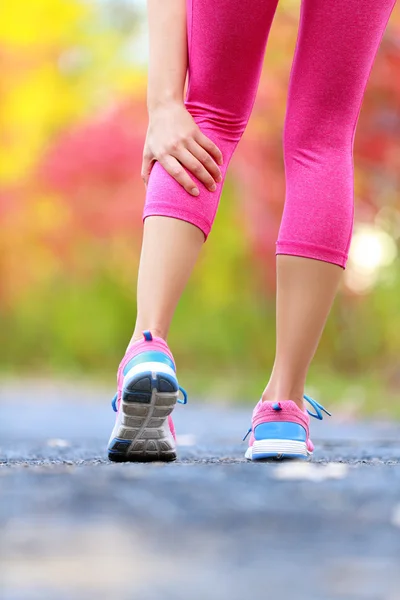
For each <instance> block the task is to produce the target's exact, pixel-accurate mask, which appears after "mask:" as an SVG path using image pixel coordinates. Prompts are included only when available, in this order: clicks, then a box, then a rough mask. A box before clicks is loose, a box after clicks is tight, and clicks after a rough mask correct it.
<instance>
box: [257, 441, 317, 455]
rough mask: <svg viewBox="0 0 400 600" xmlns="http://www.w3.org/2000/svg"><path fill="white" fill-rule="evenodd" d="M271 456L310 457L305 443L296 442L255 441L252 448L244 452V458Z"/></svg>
mask: <svg viewBox="0 0 400 600" xmlns="http://www.w3.org/2000/svg"><path fill="white" fill-rule="evenodd" d="M262 454H272V455H277V456H279V455H280V454H283V455H284V454H295V455H299V456H310V455H311V454H312V453H311V452H310V451H309V450H308V448H307V444H306V442H299V441H296V440H255V441H254V443H253V445H252V446H249V448H248V449H247V450H246V454H245V457H246V458H248V459H250V460H251V459H253V458H256V457H257V455H262Z"/></svg>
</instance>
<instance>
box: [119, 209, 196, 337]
mask: <svg viewBox="0 0 400 600" xmlns="http://www.w3.org/2000/svg"><path fill="white" fill-rule="evenodd" d="M203 244H204V234H203V232H202V231H201V230H200V229H199V228H198V227H196V226H195V225H192V224H191V223H187V222H186V221H181V220H179V219H173V218H171V217H159V216H154V217H147V218H146V219H145V222H144V232H143V243H142V252H141V256H140V265H139V275H138V285H137V319H136V325H135V331H134V333H133V336H132V339H131V341H130V344H132V343H133V342H135V341H136V340H139V339H141V338H142V332H143V330H146V329H149V330H150V331H151V332H152V334H153V335H155V336H159V337H161V338H163V339H164V340H166V339H167V335H168V331H169V327H170V325H171V320H172V317H173V315H174V312H175V308H176V306H177V304H178V301H179V298H180V297H181V295H182V292H183V290H184V288H185V286H186V284H187V281H188V279H189V277H190V274H191V272H192V270H193V267H194V265H195V263H196V261H197V258H198V256H199V253H200V250H201V248H202V246H203Z"/></svg>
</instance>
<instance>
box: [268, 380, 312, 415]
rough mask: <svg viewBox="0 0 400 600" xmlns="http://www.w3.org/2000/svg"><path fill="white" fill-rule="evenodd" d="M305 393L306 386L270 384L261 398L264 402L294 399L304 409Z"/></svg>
mask: <svg viewBox="0 0 400 600" xmlns="http://www.w3.org/2000/svg"><path fill="white" fill-rule="evenodd" d="M303 395H304V388H302V387H299V386H297V387H295V386H288V385H280V386H271V385H270V384H268V385H267V387H266V388H265V390H264V392H263V394H262V396H261V400H262V401H263V402H281V401H283V400H292V401H293V402H295V403H296V404H297V406H298V407H299V408H300V409H301V410H304V399H303Z"/></svg>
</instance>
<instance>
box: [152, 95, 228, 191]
mask: <svg viewBox="0 0 400 600" xmlns="http://www.w3.org/2000/svg"><path fill="white" fill-rule="evenodd" d="M156 160H157V161H158V162H159V163H160V164H161V165H162V166H163V167H164V169H165V170H166V171H167V172H168V173H169V174H170V175H171V176H172V177H173V178H174V179H176V181H177V182H178V183H179V184H180V185H181V186H182V187H183V188H184V189H185V190H186V191H187V192H189V193H190V194H192V195H193V196H198V195H199V193H200V192H199V189H198V187H197V185H196V184H195V183H194V181H193V180H192V179H191V177H190V176H189V175H188V173H187V172H186V171H185V169H184V168H183V167H185V168H186V169H187V170H188V171H189V172H190V173H193V175H195V177H196V178H197V179H198V180H199V181H201V182H202V183H204V185H205V186H206V187H207V188H208V189H209V190H210V191H211V192H214V191H215V190H216V189H217V186H216V185H215V184H216V183H219V182H220V181H222V175H221V171H220V170H219V168H218V165H222V162H223V157H222V153H221V151H220V150H219V148H218V147H217V146H216V145H215V144H214V143H213V142H212V141H211V140H210V139H209V138H208V137H207V136H205V135H204V134H203V133H202V132H201V131H200V128H199V127H198V125H197V124H196V123H195V121H194V119H193V117H192V115H191V114H190V113H189V111H188V110H187V109H186V108H185V105H184V104H182V103H178V102H171V103H169V104H168V105H163V106H159V107H157V108H156V109H154V110H153V111H152V112H151V113H150V119H149V127H148V130H147V136H146V141H145V145H144V150H143V163H142V179H143V181H144V183H145V185H146V186H147V183H148V180H149V175H150V171H151V169H152V166H153V163H154V161H156Z"/></svg>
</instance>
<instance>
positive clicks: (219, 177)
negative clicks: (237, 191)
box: [217, 175, 222, 183]
mask: <svg viewBox="0 0 400 600" xmlns="http://www.w3.org/2000/svg"><path fill="white" fill-rule="evenodd" d="M217 181H218V183H219V182H220V181H222V175H217Z"/></svg>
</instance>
